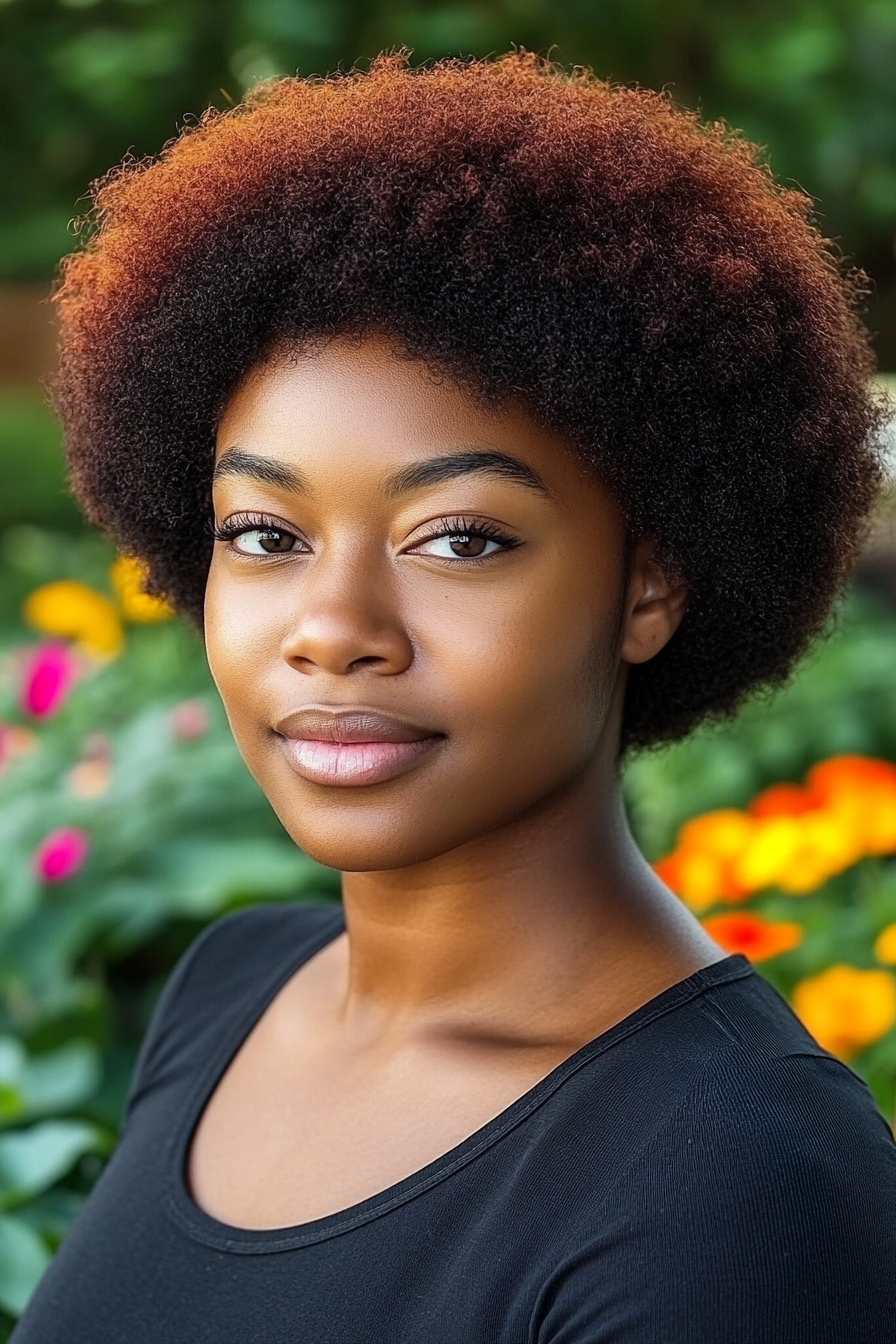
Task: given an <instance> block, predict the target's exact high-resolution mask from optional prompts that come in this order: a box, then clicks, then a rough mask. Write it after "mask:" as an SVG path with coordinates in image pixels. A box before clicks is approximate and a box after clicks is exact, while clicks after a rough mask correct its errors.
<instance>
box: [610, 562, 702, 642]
mask: <svg viewBox="0 0 896 1344" xmlns="http://www.w3.org/2000/svg"><path fill="white" fill-rule="evenodd" d="M655 551H656V542H655V541H654V540H653V538H651V537H642V538H641V540H640V541H639V542H638V543H637V545H636V546H635V548H634V553H633V555H632V560H631V571H630V574H629V585H628V594H627V597H626V614H625V623H624V626H623V632H622V646H621V650H620V657H621V659H622V661H623V662H624V663H646V662H648V661H649V660H650V659H651V658H653V657H654V656H655V655H656V654H658V653H659V651H660V649H661V648H662V647H663V646H664V645H665V644H668V642H669V640H670V639H671V638H672V636H673V635H674V634H675V631H676V630H677V629H678V626H679V624H680V623H681V618H682V616H684V613H685V610H686V608H687V603H688V590H687V588H686V587H685V585H684V583H683V581H682V580H681V579H677V578H675V577H674V576H672V575H669V574H668V573H667V572H666V570H664V569H663V568H662V567H661V565H660V564H659V562H658V561H657V560H656V558H655Z"/></svg>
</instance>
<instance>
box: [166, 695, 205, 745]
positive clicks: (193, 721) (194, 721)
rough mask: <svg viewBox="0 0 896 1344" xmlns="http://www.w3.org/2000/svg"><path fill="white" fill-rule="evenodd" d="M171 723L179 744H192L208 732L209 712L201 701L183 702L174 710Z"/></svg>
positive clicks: (171, 714) (170, 718)
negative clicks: (191, 742) (195, 738)
mask: <svg viewBox="0 0 896 1344" xmlns="http://www.w3.org/2000/svg"><path fill="white" fill-rule="evenodd" d="M169 722H170V724H171V729H172V731H173V733H174V736H175V737H176V738H177V740H178V741H179V742H190V741H192V739H193V738H194V737H201V736H202V734H203V733H204V732H207V730H208V710H207V709H206V708H205V706H204V705H203V704H202V702H201V701H199V700H181V702H180V704H179V705H175V706H174V708H173V709H172V711H171V713H170V716H169Z"/></svg>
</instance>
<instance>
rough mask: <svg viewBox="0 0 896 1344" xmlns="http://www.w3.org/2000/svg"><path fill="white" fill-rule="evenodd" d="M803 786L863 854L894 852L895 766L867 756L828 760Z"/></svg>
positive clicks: (895, 821) (814, 770)
mask: <svg viewBox="0 0 896 1344" xmlns="http://www.w3.org/2000/svg"><path fill="white" fill-rule="evenodd" d="M806 783H807V785H808V788H809V791H810V792H811V793H812V794H813V796H814V797H815V798H816V799H817V803H818V805H819V806H820V807H821V808H823V809H824V811H825V812H826V813H827V814H828V815H829V816H830V817H832V818H836V820H837V823H838V824H839V825H840V826H841V827H843V828H844V829H847V830H849V831H850V833H851V834H853V835H854V836H855V838H856V843H857V845H858V846H859V848H860V849H861V851H862V852H863V853H864V854H890V853H892V852H893V850H896V766H894V765H892V764H891V763H890V762H889V761H882V760H877V759H875V758H874V757H871V756H832V757H831V758H830V760H827V761H822V762H821V763H820V764H819V765H816V766H813V768H812V769H811V770H810V771H809V773H808V775H807V776H806Z"/></svg>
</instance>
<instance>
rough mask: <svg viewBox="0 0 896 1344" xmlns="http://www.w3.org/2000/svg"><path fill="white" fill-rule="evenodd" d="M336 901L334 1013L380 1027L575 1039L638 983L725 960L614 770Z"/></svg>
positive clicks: (367, 878)
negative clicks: (682, 897) (344, 949)
mask: <svg viewBox="0 0 896 1344" xmlns="http://www.w3.org/2000/svg"><path fill="white" fill-rule="evenodd" d="M343 895H344V905H345V914H346V924H347V929H348V964H347V970H346V976H345V981H344V984H345V993H344V999H343V1010H342V1012H343V1015H344V1017H345V1018H346V1019H348V1018H349V1017H353V1018H355V1020H357V1021H358V1022H359V1023H360V1022H362V1021H363V1022H367V1023H368V1024H369V1025H370V1026H371V1027H372V1028H373V1029H375V1030H380V1029H382V1030H386V1031H388V1030H390V1029H391V1028H393V1027H394V1028H395V1029H397V1030H401V1027H402V1024H406V1023H410V1022H412V1021H413V1022H418V1023H419V1022H420V1021H421V1019H425V1020H427V1021H429V1022H438V1023H440V1024H441V1025H443V1026H444V1025H446V1024H447V1023H448V1022H449V1021H450V1022H452V1023H454V1024H455V1026H459V1025H460V1024H467V1025H468V1029H469V1024H475V1023H482V1022H483V1021H485V1022H487V1023H488V1024H489V1030H490V1031H492V1032H493V1031H496V1030H497V1031H499V1032H500V1031H501V1030H502V1023H505V1024H506V1030H507V1031H508V1032H510V1033H512V1034H519V1032H520V1031H522V1032H524V1033H529V1034H531V1033H533V1032H534V1033H536V1034H538V1035H540V1034H541V1033H542V1032H547V1033H548V1034H549V1035H554V1036H556V1035H558V1034H559V1035H563V1034H564V1033H566V1032H568V1033H569V1034H570V1035H571V1036H573V1037H575V1036H576V1035H577V1033H578V1031H579V1030H580V1027H579V1020H580V1019H581V1018H582V1017H583V1016H584V1017H585V1018H589V1019H590V1018H593V1016H594V1012H595V1004H596V1003H597V1002H603V1001H604V1000H606V1002H607V1003H610V1002H612V1001H614V1000H615V999H616V998H618V997H619V993H620V990H621V989H622V990H623V996H624V992H625V991H624V988H623V987H624V986H626V985H629V984H631V982H632V979H633V978H634V979H635V980H638V979H640V981H641V982H650V981H651V978H652V977H653V978H654V979H655V978H657V977H658V978H659V980H662V981H663V983H674V982H675V980H677V979H680V978H683V976H685V975H687V974H690V973H691V971H692V970H694V969H697V966H698V965H706V964H709V962H711V961H714V960H717V959H718V956H719V949H718V948H717V947H716V945H715V944H714V943H712V942H711V941H710V940H709V939H708V938H707V937H706V935H705V934H703V932H702V930H701V929H700V927H699V925H698V924H697V923H696V921H695V920H694V919H693V918H692V917H691V916H690V914H688V913H687V911H685V910H684V908H683V907H682V906H681V905H680V903H679V902H678V901H677V899H676V898H675V897H674V896H673V895H672V894H671V893H670V892H668V891H667V890H666V888H664V887H663V886H662V884H661V883H660V882H659V881H658V880H657V879H656V878H655V876H654V875H653V873H652V871H651V869H650V868H649V866H648V865H647V864H646V862H645V860H644V859H643V857H642V856H641V854H640V852H639V851H638V849H637V846H636V845H635V843H634V841H633V839H632V836H631V833H630V831H629V827H628V823H627V820H626V817H625V811H624V807H623V803H622V797H621V786H620V781H619V777H618V773H617V772H616V771H615V770H614V769H610V770H606V769H605V770H598V769H594V770H592V771H591V772H590V773H588V774H586V775H584V776H583V777H581V778H580V779H578V780H576V781H574V782H572V783H571V784H570V785H569V786H568V787H567V788H565V789H564V790H563V791H562V793H561V794H558V796H556V797H554V798H550V799H547V800H544V801H542V803H540V804H539V806H538V808H537V809H535V810H533V811H531V812H529V813H527V814H525V815H523V816H520V817H517V818H515V819H514V820H513V821H512V822H511V823H510V824H508V825H506V826H504V827H502V828H500V829H499V830H496V831H495V832H493V833H491V834H489V835H485V836H483V837H480V838H478V839H477V840H475V841H473V842H469V843H467V844H465V845H463V846H461V847H459V848H458V849H456V850H454V851H452V852H451V853H448V854H444V855H440V856H439V857H438V858H435V859H432V860H430V861H429V862H427V863H423V864H417V865H414V866H413V867H410V868H403V869H398V870H396V871H391V872H375V873H348V874H345V876H344V878H343ZM676 969H680V970H681V974H677V973H676ZM670 976H671V978H669V977H670ZM660 987H662V985H661V986H660ZM648 988H649V983H648ZM655 992H659V991H658V990H656V991H655ZM651 996H652V995H651V994H650V993H646V994H645V996H644V997H645V998H649V997H651ZM586 1039H587V1036H586Z"/></svg>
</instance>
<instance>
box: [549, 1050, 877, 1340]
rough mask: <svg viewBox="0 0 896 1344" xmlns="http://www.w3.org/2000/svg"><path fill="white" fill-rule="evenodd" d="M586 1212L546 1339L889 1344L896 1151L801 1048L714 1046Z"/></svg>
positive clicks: (869, 1109) (853, 1087) (858, 1092)
mask: <svg viewBox="0 0 896 1344" xmlns="http://www.w3.org/2000/svg"><path fill="white" fill-rule="evenodd" d="M596 1212H597V1213H598V1216H597V1218H596V1219H595V1221H594V1222H593V1223H592V1226H591V1229H590V1237H589V1238H588V1240H587V1241H586V1242H584V1243H583V1244H582V1245H581V1246H579V1247H577V1248H575V1250H574V1251H573V1252H572V1253H571V1255H570V1256H569V1258H568V1259H567V1261H566V1262H565V1264H564V1265H563V1266H562V1267H558V1270H557V1272H556V1274H555V1275H554V1276H553V1278H552V1284H551V1286H550V1288H546V1290H545V1293H544V1294H543V1295H542V1299H541V1304H540V1310H541V1312H542V1314H541V1317H540V1321H539V1324H538V1329H536V1330H534V1332H533V1338H534V1339H537V1340H538V1342H539V1344H555V1341H556V1342H557V1344H559V1341H563V1344H579V1341H581V1344H585V1341H586V1340H587V1341H588V1344H591V1341H598V1340H602V1339H604V1338H606V1339H610V1338H612V1339H613V1340H618V1341H620V1344H625V1342H627V1341H631V1344H635V1341H642V1340H646V1339H653V1338H660V1337H662V1338H663V1340H664V1344H683V1341H685V1340H687V1341H694V1344H697V1342H698V1341H704V1340H707V1339H712V1340H713V1341H714V1344H755V1341H756V1340H760V1339H762V1340H766V1339H767V1340H772V1339H781V1340H784V1339H786V1340H787V1341H788V1344H821V1342H822V1341H823V1342H824V1344H884V1341H889V1340H891V1338H892V1332H893V1328H894V1322H896V1144H894V1140H893V1134H892V1132H891V1131H890V1129H889V1126H888V1125H887V1124H886V1121H885V1120H884V1118H883V1116H882V1115H881V1114H880V1112H879V1110H878V1108H877V1106H876V1105H875V1103H874V1099H873V1097H872V1096H871V1094H870V1092H869V1091H868V1089H867V1087H866V1086H865V1084H864V1083H863V1082H862V1081H861V1079H859V1078H858V1077H857V1076H856V1075H855V1074H854V1073H853V1072H852V1071H851V1070H850V1069H849V1068H847V1067H846V1066H845V1065H844V1064H842V1063H840V1062H839V1061H837V1060H835V1059H834V1058H833V1057H831V1056H830V1055H828V1054H826V1053H825V1052H824V1051H822V1050H820V1048H819V1047H817V1046H816V1045H815V1044H814V1042H812V1041H811V1038H809V1044H808V1046H807V1048H806V1050H805V1051H797V1052H794V1053H788V1054H777V1053H775V1052H774V1051H772V1050H770V1049H769V1048H768V1046H767V1044H763V1043H762V1042H761V1041H760V1042H759V1043H758V1045H751V1044H750V1043H748V1042H746V1041H737V1040H736V1039H732V1040H730V1041H729V1043H728V1046H727V1047H726V1048H722V1049H718V1050H716V1051H713V1052H712V1053H711V1054H710V1056H709V1058H707V1059H706V1060H705V1061H704V1063H703V1065H702V1067H701V1068H700V1069H699V1071H698V1072H697V1073H696V1074H695V1076H694V1077H693V1078H692V1079H691V1081H690V1084H689V1086H688V1087H687V1089H686V1090H685V1091H684V1092H683V1093H682V1094H681V1095H680V1096H679V1097H678V1099H677V1101H676V1104H675V1105H674V1107H673V1108H672V1109H671V1111H669V1112H667V1114H666V1115H665V1116H664V1118H663V1120H662V1122H661V1124H659V1125H658V1126H655V1127H653V1129H652V1132H651V1133H650V1135H649V1137H648V1138H647V1141H646V1142H645V1143H644V1144H643V1145H642V1146H641V1147H640V1148H639V1149H638V1151H637V1152H636V1153H634V1154H633V1155H632V1157H631V1160H630V1162H629V1163H628V1165H627V1166H626V1167H625V1168H624V1170H622V1171H621V1172H620V1173H619V1175H618V1178H617V1179H616V1180H615V1181H614V1182H613V1183H612V1188H611V1190H610V1192H609V1193H608V1195H607V1198H606V1199H605V1200H604V1201H602V1205H601V1207H600V1209H599V1210H598V1211H596ZM608 1322H612V1323H613V1329H612V1330H609V1329H608V1325H607V1323H608ZM605 1330H606V1333H603V1331H605Z"/></svg>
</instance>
